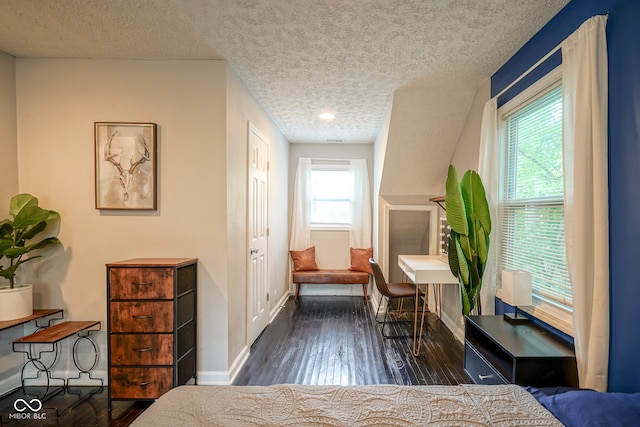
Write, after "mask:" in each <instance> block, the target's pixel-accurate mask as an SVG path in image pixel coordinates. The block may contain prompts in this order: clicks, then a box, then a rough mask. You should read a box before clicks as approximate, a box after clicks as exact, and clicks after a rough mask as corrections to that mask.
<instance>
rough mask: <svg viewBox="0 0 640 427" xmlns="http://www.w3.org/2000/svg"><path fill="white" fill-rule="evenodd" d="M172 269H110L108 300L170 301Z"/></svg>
mask: <svg viewBox="0 0 640 427" xmlns="http://www.w3.org/2000/svg"><path fill="white" fill-rule="evenodd" d="M173 274H174V272H173V269H172V268H162V267H153V268H145V267H140V268H117V267H114V268H111V269H110V270H109V283H110V286H109V298H110V299H112V300H114V299H172V298H173Z"/></svg>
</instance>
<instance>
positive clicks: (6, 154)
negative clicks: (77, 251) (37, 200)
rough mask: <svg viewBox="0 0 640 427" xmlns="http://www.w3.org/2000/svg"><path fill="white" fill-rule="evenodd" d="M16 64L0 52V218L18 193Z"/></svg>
mask: <svg viewBox="0 0 640 427" xmlns="http://www.w3.org/2000/svg"><path fill="white" fill-rule="evenodd" d="M15 64H16V61H15V58H13V57H12V56H9V55H7V54H5V53H2V52H0V153H2V155H0V182H1V183H2V184H1V185H0V218H5V215H6V213H7V209H8V206H9V199H10V198H11V196H13V195H14V194H16V193H17V192H18V162H17V158H18V157H17V156H18V154H17V146H16V132H17V130H16V65H15Z"/></svg>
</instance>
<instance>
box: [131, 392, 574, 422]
mask: <svg viewBox="0 0 640 427" xmlns="http://www.w3.org/2000/svg"><path fill="white" fill-rule="evenodd" d="M132 426H136V427H142V426H153V427H158V426H349V427H352V426H442V427H445V426H446V427H450V426H560V427H561V426H562V424H561V423H560V422H559V421H558V420H557V419H556V418H554V417H553V415H551V413H549V412H548V411H547V410H546V409H545V408H544V407H543V406H541V405H540V404H538V402H537V401H536V400H535V399H534V398H533V396H531V395H530V394H529V393H527V392H526V391H525V390H524V389H522V388H521V387H519V386H516V385H498V386H486V385H485V386H481V385H460V386H397V385H372V386H309V385H273V386H182V387H178V388H175V389H173V390H171V391H169V392H168V393H166V394H165V395H163V396H162V397H160V399H158V400H157V401H156V402H154V403H153V404H152V405H151V406H150V407H149V408H148V409H147V410H146V411H145V412H143V413H142V414H141V415H140V416H139V417H138V419H137V420H135V422H134V423H133V424H132Z"/></svg>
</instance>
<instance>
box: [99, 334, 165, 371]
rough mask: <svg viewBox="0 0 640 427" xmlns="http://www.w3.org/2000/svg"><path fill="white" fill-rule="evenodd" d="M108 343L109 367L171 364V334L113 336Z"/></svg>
mask: <svg viewBox="0 0 640 427" xmlns="http://www.w3.org/2000/svg"><path fill="white" fill-rule="evenodd" d="M109 343H110V346H111V347H110V350H111V359H110V362H111V365H172V364H173V335H171V334H123V335H120V334H115V335H111V337H110V342H109Z"/></svg>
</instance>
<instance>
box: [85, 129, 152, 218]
mask: <svg viewBox="0 0 640 427" xmlns="http://www.w3.org/2000/svg"><path fill="white" fill-rule="evenodd" d="M94 139H95V185H96V187H95V193H96V209H111V210H156V209H157V206H156V203H157V152H156V150H157V124H155V123H130V122H95V123H94Z"/></svg>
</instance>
